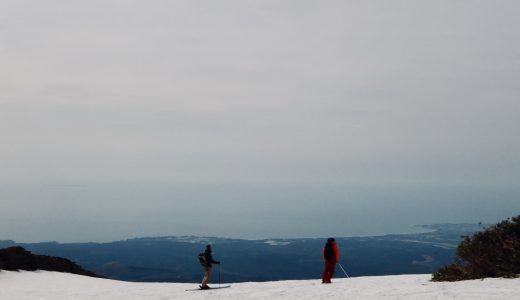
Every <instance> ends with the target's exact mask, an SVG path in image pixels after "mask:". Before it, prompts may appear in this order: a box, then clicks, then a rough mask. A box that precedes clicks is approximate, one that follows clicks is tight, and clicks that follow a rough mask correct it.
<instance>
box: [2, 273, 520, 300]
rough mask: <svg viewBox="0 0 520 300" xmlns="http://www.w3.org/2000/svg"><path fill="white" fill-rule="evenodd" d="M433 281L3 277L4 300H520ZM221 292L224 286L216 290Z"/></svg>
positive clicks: (509, 285) (519, 293)
mask: <svg viewBox="0 0 520 300" xmlns="http://www.w3.org/2000/svg"><path fill="white" fill-rule="evenodd" d="M430 278H431V276H430V275H399V276H373V277H356V278H350V279H343V278H342V279H335V280H334V281H333V283H332V284H330V285H323V284H321V281H320V280H292V281H273V282H246V283H235V284H233V286H232V287H231V288H228V289H220V290H207V291H186V289H192V288H195V287H197V285H196V284H187V283H134V282H124V281H115V280H108V279H98V278H91V277H85V276H78V275H72V274H67V273H57V272H47V271H37V272H27V271H20V272H10V271H0V299H2V300H60V299H67V300H68V299H71V300H105V299H106V300H116V299H124V300H144V299H146V300H148V299H149V300H170V299H188V300H190V299H217V300H218V299H237V300H238V299H329V300H330V299H520V278H517V279H501V278H492V279H485V280H470V281H462V282H453V283H450V282H443V283H437V282H430V281H429V280H430ZM213 285H214V286H218V284H213Z"/></svg>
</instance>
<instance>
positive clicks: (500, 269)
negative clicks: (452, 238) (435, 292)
mask: <svg viewBox="0 0 520 300" xmlns="http://www.w3.org/2000/svg"><path fill="white" fill-rule="evenodd" d="M519 274H520V216H517V217H514V218H512V219H507V220H505V221H502V222H500V223H498V224H496V225H495V226H492V227H490V228H488V229H486V230H484V231H480V232H477V233H476V234H474V235H473V236H472V237H465V238H464V239H463V241H462V242H461V243H460V245H459V246H458V248H457V253H456V260H455V263H453V264H451V265H448V266H445V267H442V268H440V269H439V270H438V271H437V272H435V273H433V276H432V280H433V281H456V280H466V279H479V278H485V277H517V276H518V275H519Z"/></svg>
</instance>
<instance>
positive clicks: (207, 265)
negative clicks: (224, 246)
mask: <svg viewBox="0 0 520 300" xmlns="http://www.w3.org/2000/svg"><path fill="white" fill-rule="evenodd" d="M213 264H217V265H219V264H220V261H215V260H213V256H211V245H207V246H206V251H204V264H203V267H204V278H202V283H201V285H200V288H201V289H203V290H206V289H209V288H210V287H209V286H208V282H209V279H210V277H211V267H212V265H213Z"/></svg>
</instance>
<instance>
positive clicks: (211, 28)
mask: <svg viewBox="0 0 520 300" xmlns="http://www.w3.org/2000/svg"><path fill="white" fill-rule="evenodd" d="M519 13H520V3H519V2H518V1H433V0H432V1H227V0H223V1H128V0H126V1H115V0H108V1H107V0H104V1H65V0H61V1H59V0H49V1H36V0H32V1H20V0H17V1H6V0H0V124H1V126H0V139H1V141H2V147H0V168H1V169H2V172H1V173H0V203H1V204H2V209H1V210H0V239H2V238H12V239H17V240H27V241H29V240H30V241H34V240H51V239H55V240H63V241H70V240H72V241H75V240H111V239H118V238H124V237H132V236H136V235H162V234H172V235H173V234H205V233H207V234H213V235H230V233H232V234H231V235H233V236H240V237H260V236H283V235H285V236H306V235H319V234H323V235H327V233H326V231H325V230H326V229H323V231H320V230H318V229H316V230H315V231H314V232H310V230H311V229H305V228H306V227H305V224H311V225H312V226H314V227H318V226H319V220H322V219H323V218H326V217H327V216H328V215H327V214H328V213H329V212H330V211H331V210H334V209H335V208H338V209H339V208H340V209H339V210H340V211H344V213H345V214H344V215H342V216H341V215H337V216H336V217H335V219H334V220H333V222H334V224H337V225H338V227H339V228H341V227H342V226H343V225H344V231H341V229H336V232H333V233H334V234H336V235H342V234H345V235H346V234H371V233H377V232H383V231H384V230H383V228H390V229H392V228H395V229H396V230H402V228H403V224H398V225H395V226H394V225H393V224H390V223H391V222H394V221H392V220H395V219H396V218H398V219H406V222H407V224H408V223H409V224H416V223H418V222H419V221H422V220H425V221H429V222H436V221H451V222H457V221H477V220H485V221H486V216H487V221H496V220H498V219H500V218H503V217H507V216H509V215H513V214H518V213H519V211H520V201H518V200H517V199H518V196H519V195H520V186H519V184H518V178H520V154H519V153H520V138H519V137H518V136H519V134H518V129H519V128H520V118H518V115H519V113H520V100H519V99H520V84H519V83H520V40H519V39H518V37H519V36H520V19H519V18H518V15H519ZM436 195H443V197H438V196H436ZM497 195H501V197H496V196H497ZM392 199H394V200H392ZM448 200H449V201H448ZM392 201H397V203H394V204H395V205H390V204H388V203H392ZM435 201H436V203H439V201H441V202H442V201H446V203H445V207H444V208H443V209H441V210H438V211H435V213H434V214H432V215H430V214H428V212H429V211H431V210H429V208H428V207H429V205H431V204H429V203H432V202H435ZM457 201H462V202H461V203H464V205H462V206H461V205H459V204H460V203H459V202H457ZM471 201H475V202H471ZM477 202H478V203H480V204H482V206H483V207H485V209H483V210H482V211H477V212H475V213H474V215H473V216H472V215H465V214H464V212H465V211H467V209H468V207H470V206H471V203H477ZM457 203H458V204H457ZM490 203H494V204H490ZM200 204H202V205H204V206H205V207H208V209H209V211H210V212H209V213H208V214H209V215H208V216H200V215H199V214H200V213H198V212H199V211H200V208H198V205H200ZM295 207H296V209H295ZM455 207H457V209H455ZM489 207H494V208H495V210H493V211H490V209H489ZM390 208H393V209H394V210H395V211H394V212H393V213H392V214H395V216H394V215H391V214H390V215H389V214H386V215H385V214H384V212H385V211H388V209H390ZM398 208H399V209H398ZM343 209H344V210H343ZM408 209H410V210H408ZM375 215H380V216H379V219H380V222H379V223H378V224H376V225H377V226H376V225H371V226H372V227H370V229H369V230H363V229H362V228H358V229H357V230H353V229H352V228H354V227H355V226H361V225H359V224H360V222H361V220H364V219H365V220H366V219H371V218H372V217H373V216H375ZM302 216H303V217H302ZM345 216H348V217H347V219H348V220H349V221H348V222H347V221H344V217H345ZM405 216H406V217H405ZM417 216H419V217H417ZM425 216H428V218H429V219H428V218H426V217H425ZM414 217H415V218H414ZM425 218H426V219H425ZM298 220H299V221H298ZM342 222H346V223H342ZM237 223H240V224H241V226H240V228H242V231H241V230H240V229H237V228H236V224H237ZM356 224H358V225H356ZM311 225H309V227H311ZM106 228H110V230H107V229H106Z"/></svg>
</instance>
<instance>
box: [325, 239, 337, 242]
mask: <svg viewBox="0 0 520 300" xmlns="http://www.w3.org/2000/svg"><path fill="white" fill-rule="evenodd" d="M335 241H336V240H335V239H334V238H328V239H327V243H332V242H335Z"/></svg>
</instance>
